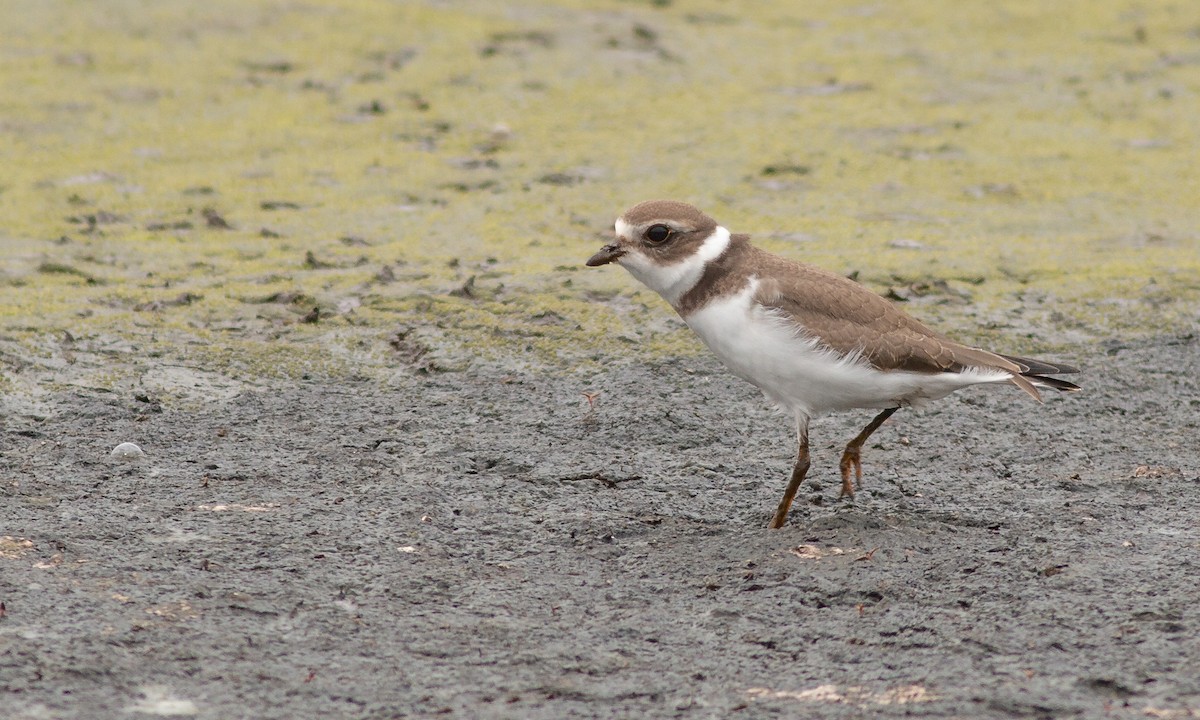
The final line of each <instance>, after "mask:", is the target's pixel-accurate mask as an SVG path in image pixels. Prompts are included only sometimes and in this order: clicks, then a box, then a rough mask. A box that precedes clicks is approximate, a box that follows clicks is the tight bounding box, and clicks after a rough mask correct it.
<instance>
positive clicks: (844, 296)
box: [755, 251, 1027, 384]
mask: <svg viewBox="0 0 1200 720" xmlns="http://www.w3.org/2000/svg"><path fill="white" fill-rule="evenodd" d="M757 254H758V256H759V257H757V258H756V261H757V262H759V263H761V264H762V265H765V266H766V272H763V273H762V274H761V275H760V278H759V287H758V292H757V294H756V296H755V300H756V301H757V302H758V303H760V304H761V305H763V306H764V307H767V308H770V309H772V310H775V311H777V312H781V313H784V314H786V315H788V316H790V317H791V318H793V319H794V320H795V321H796V322H797V323H799V324H800V325H802V326H803V327H804V328H805V329H807V331H808V332H809V333H811V334H812V335H814V336H815V337H817V338H818V339H819V340H820V341H821V342H822V343H824V344H825V345H827V346H829V347H830V348H831V349H832V350H834V351H836V352H838V353H844V354H849V353H853V352H860V353H862V356H863V357H864V358H866V360H867V361H868V362H870V363H871V364H872V365H874V366H875V367H877V368H879V369H881V370H911V371H914V372H925V373H938V372H960V371H962V370H963V369H964V368H967V367H985V368H997V369H1000V370H1006V371H1008V372H1010V373H1012V374H1013V375H1014V376H1019V375H1020V374H1021V372H1023V371H1025V370H1027V368H1023V367H1022V366H1021V365H1019V364H1017V363H1015V362H1013V361H1011V360H1008V359H1006V358H1003V357H1001V356H999V355H996V354H994V353H990V352H987V351H986V350H980V349H978V348H972V347H968V346H966V345H962V344H960V343H956V342H954V341H953V340H950V339H948V338H946V337H943V336H941V335H939V334H938V333H935V332H934V331H932V330H930V329H929V328H927V327H925V326H924V325H922V324H921V323H920V322H919V321H917V320H916V319H914V318H912V317H910V316H909V315H908V314H907V313H905V312H904V311H903V310H900V309H899V308H897V307H896V306H895V305H892V304H891V303H890V302H888V301H887V300H885V299H883V298H882V297H880V296H878V295H876V294H875V293H873V292H871V291H870V290H868V289H866V288H864V287H863V286H862V285H859V284H858V283H856V282H854V281H853V280H849V279H847V278H844V277H841V276H839V275H835V274H833V273H829V272H826V271H824V270H821V269H819V268H815V267H812V266H810V265H803V264H800V263H793V262H791V261H789V260H785V259H783V258H779V257H776V256H774V255H770V254H768V253H766V252H762V251H759V252H758V253H757ZM1018 384H1020V383H1019V382H1018Z"/></svg>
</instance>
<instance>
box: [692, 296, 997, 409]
mask: <svg viewBox="0 0 1200 720" xmlns="http://www.w3.org/2000/svg"><path fill="white" fill-rule="evenodd" d="M757 285H758V281H757V280H752V281H751V282H750V285H749V286H748V287H747V288H745V289H744V290H742V291H741V292H739V293H738V294H736V295H731V296H726V297H725V298H719V299H714V300H713V301H711V302H709V303H708V304H707V305H705V306H704V307H703V308H701V309H700V310H697V311H696V312H694V313H692V314H690V315H688V316H687V317H685V318H684V320H685V321H686V322H687V324H688V326H689V327H691V328H692V330H694V331H695V332H696V334H697V335H699V336H700V339H701V340H703V341H704V343H705V344H706V345H708V347H709V348H711V349H712V351H713V352H714V353H715V354H716V356H717V357H718V358H720V360H721V362H723V363H724V364H725V365H726V366H727V367H728V368H729V369H730V370H731V371H732V372H733V373H734V374H735V375H737V376H738V377H740V378H742V379H744V380H747V381H749V382H750V383H753V384H754V385H755V386H757V387H758V388H759V389H760V390H762V392H763V394H764V395H766V396H767V398H768V399H770V400H771V401H773V402H775V403H777V404H778V405H779V406H781V407H782V408H784V409H785V410H788V411H790V412H792V413H794V414H798V415H805V416H808V417H812V416H815V415H819V414H821V413H824V412H828V411H831V410H849V409H851V408H888V407H897V406H908V405H921V404H924V403H925V402H927V401H929V400H936V399H938V398H941V397H945V396H946V395H949V394H950V393H952V392H954V391H955V390H958V389H959V388H962V387H966V386H968V385H975V384H978V383H990V382H1008V380H1009V375H1008V374H1007V373H1005V372H1003V371H997V370H978V371H976V370H967V371H966V372H962V373H939V374H929V373H916V372H908V371H902V370H893V371H881V370H877V369H875V368H873V367H871V365H870V364H869V363H867V362H866V361H865V360H864V359H863V358H862V357H861V355H859V354H852V355H848V356H843V355H839V354H837V353H835V352H833V351H832V350H829V349H828V348H825V347H823V346H822V345H821V344H820V342H819V341H818V340H816V339H815V338H813V337H811V336H809V335H808V334H807V333H806V332H805V330H804V328H802V327H799V326H798V325H795V324H794V323H792V322H791V320H790V318H787V317H783V316H781V315H779V314H778V313H777V312H776V311H773V310H770V309H767V308H764V307H763V306H761V305H759V304H758V303H756V302H754V299H753V298H754V292H755V289H756V287H757Z"/></svg>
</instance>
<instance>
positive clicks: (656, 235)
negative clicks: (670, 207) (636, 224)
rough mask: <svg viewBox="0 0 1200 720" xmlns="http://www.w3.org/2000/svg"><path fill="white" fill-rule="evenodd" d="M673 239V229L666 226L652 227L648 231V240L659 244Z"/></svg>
mask: <svg viewBox="0 0 1200 720" xmlns="http://www.w3.org/2000/svg"><path fill="white" fill-rule="evenodd" d="M669 237H671V228H669V227H667V226H666V225H651V226H650V227H649V228H647V230H646V239H647V240H649V241H650V242H652V243H655V244H658V243H660V242H663V241H665V240H666V239H667V238H669Z"/></svg>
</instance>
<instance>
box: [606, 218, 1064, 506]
mask: <svg viewBox="0 0 1200 720" xmlns="http://www.w3.org/2000/svg"><path fill="white" fill-rule="evenodd" d="M610 263H615V264H617V265H620V266H621V267H623V268H625V269H626V270H628V271H629V273H630V274H631V275H633V277H634V278H635V279H637V280H638V281H640V282H641V283H642V284H643V285H645V286H646V287H648V288H650V289H651V290H654V291H655V292H657V293H658V294H659V295H660V296H662V298H663V299H664V300H666V301H667V302H668V303H669V304H670V305H671V307H672V308H674V309H675V311H676V312H677V313H679V316H680V317H681V318H682V319H683V321H684V322H685V323H686V324H687V325H688V327H690V328H691V329H692V330H693V331H694V332H695V333H696V335H697V336H699V338H700V340H701V341H702V342H704V344H705V345H707V346H708V347H709V349H711V350H712V352H713V354H715V355H716V356H717V358H718V359H719V360H720V361H721V362H722V363H723V364H724V365H725V366H726V367H727V368H728V369H729V370H730V371H731V372H732V373H733V374H734V375H736V376H738V377H740V378H742V379H743V380H746V381H748V382H749V383H751V384H752V385H754V386H756V387H757V388H758V389H759V390H761V391H762V393H763V394H764V395H765V396H766V398H767V399H768V400H769V401H771V402H773V403H774V404H776V405H777V406H779V407H780V408H781V409H783V410H784V411H785V412H788V413H790V414H791V415H792V416H793V417H794V418H795V423H796V435H797V439H798V442H799V450H798V451H797V455H796V462H795V464H794V465H793V467H792V473H791V479H790V480H789V482H788V485H787V488H786V490H785V491H784V495H783V499H782V500H781V501H780V502H779V506H778V507H777V508H776V510H775V514H774V516H773V517H772V519H771V521H770V524H769V527H771V528H780V527H783V526H784V524H785V523H786V522H787V516H788V511H789V509H790V508H791V505H792V501H793V499H794V498H795V496H796V492H797V490H799V488H800V486H801V484H802V483H803V482H804V479H805V477H806V476H807V474H808V471H809V468H810V465H811V462H810V453H809V424H810V422H811V420H812V419H814V418H816V417H819V416H821V415H823V414H825V413H829V412H836V411H845V410H852V409H877V410H879V414H878V415H876V416H875V418H874V419H873V420H871V422H870V423H869V424H867V426H866V427H865V428H863V430H862V432H860V433H859V434H858V435H857V436H855V437H854V439H852V440H851V441H850V442H849V443H848V444H847V445H846V448H845V450H844V451H843V453H842V458H841V462H840V463H839V469H840V471H841V476H842V486H841V492H840V494H839V497H847V496H850V497H852V496H853V495H854V490H855V485H857V486H858V488H859V489H861V488H862V476H863V471H862V448H863V444H864V443H866V441H867V438H869V437H870V436H871V434H872V433H873V432H875V431H876V430H878V429H879V427H880V426H881V425H883V423H884V422H885V421H886V420H887V419H888V418H889V417H891V416H892V414H893V413H895V412H896V410H898V409H900V408H905V407H914V408H915V407H922V406H924V405H926V404H927V403H929V402H931V401H934V400H938V399H941V398H943V397H945V396H947V395H949V394H950V393H952V392H954V391H956V390H959V389H962V388H965V387H969V386H972V385H992V384H1001V385H1004V384H1008V385H1015V386H1016V387H1017V388H1020V389H1021V390H1023V391H1024V392H1025V393H1026V394H1027V395H1029V397H1031V398H1033V399H1034V400H1036V401H1038V402H1039V403H1040V402H1042V398H1041V395H1040V393H1039V392H1038V391H1039V389H1044V390H1058V391H1064V392H1071V391H1076V390H1079V386H1078V385H1075V384H1073V383H1070V382H1067V381H1066V380H1061V379H1058V378H1054V377H1050V376H1052V375H1063V374H1072V373H1078V372H1079V370H1078V368H1076V367H1073V366H1071V365H1064V364H1061V363H1052V362H1046V361H1043V360H1034V359H1031V358H1025V357H1019V356H1016V355H1003V354H1000V353H995V352H990V351H988V350H984V349H981V348H977V347H971V346H968V345H964V344H961V343H958V342H955V341H954V340H951V339H949V338H947V337H945V336H944V335H941V334H939V333H937V332H934V331H933V330H931V329H929V328H928V327H926V326H925V325H924V324H922V323H921V322H920V321H918V320H917V319H915V318H913V317H912V316H910V315H909V314H907V313H906V312H904V311H903V310H901V309H900V308H898V307H897V306H896V305H894V304H892V303H891V302H889V301H888V300H886V299H885V298H883V297H881V296H880V295H877V294H876V293H874V292H871V291H870V290H869V289H867V288H866V287H864V286H862V285H860V284H859V283H857V282H855V281H854V280H851V279H850V278H847V277H843V276H841V275H838V274H836V273H832V272H829V271H826V270H823V269H821V268H818V267H816V266H814V265H810V264H807V263H802V262H797V261H793V260H790V259H787V258H784V257H781V256H778V255H774V254H772V253H769V252H767V251H765V250H762V249H761V248H758V247H756V246H755V245H753V244H751V242H750V237H749V236H748V235H745V234H735V233H731V232H730V231H729V230H728V229H726V228H725V227H723V226H721V225H719V224H717V222H716V221H715V220H713V219H712V218H711V217H709V216H708V215H706V214H705V213H704V212H702V211H701V210H699V209H698V208H696V207H694V206H692V205H690V204H688V203H685V202H680V201H678V200H649V201H646V202H642V203H639V204H637V205H634V206H633V207H632V208H630V209H628V210H626V211H625V212H624V213H623V214H622V215H621V216H620V217H619V218H618V219H617V221H616V223H615V224H614V237H613V240H612V242H610V243H608V244H606V245H604V247H602V248H601V249H600V250H599V251H597V252H596V253H595V254H594V255H592V256H591V257H590V258H589V259H588V260H587V263H586V264H587V265H588V266H589V267H598V266H601V265H607V264H610ZM851 476H853V477H854V480H855V482H854V483H853V484H852V483H851Z"/></svg>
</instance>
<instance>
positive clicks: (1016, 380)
mask: <svg viewBox="0 0 1200 720" xmlns="http://www.w3.org/2000/svg"><path fill="white" fill-rule="evenodd" d="M1000 357H1002V358H1004V359H1005V360H1008V361H1009V362H1011V363H1013V364H1015V365H1017V366H1018V367H1019V368H1020V374H1014V375H1013V377H1012V382H1013V384H1014V385H1016V386H1017V387H1019V388H1021V389H1022V390H1024V391H1025V392H1027V393H1029V395H1030V396H1031V397H1032V398H1033V399H1034V400H1037V401H1038V402H1041V401H1042V396H1041V395H1040V394H1038V391H1037V389H1038V388H1042V389H1044V390H1060V391H1062V392H1075V391H1076V390H1078V389H1079V386H1078V385H1076V384H1075V383H1071V382H1067V381H1066V380H1059V379H1058V378H1052V377H1046V376H1047V375H1070V374H1072V373H1077V372H1079V368H1077V367H1074V366H1071V365H1060V364H1056V363H1048V362H1045V361H1042V360H1033V359H1031V358H1024V357H1018V356H1015V355H1000Z"/></svg>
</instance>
